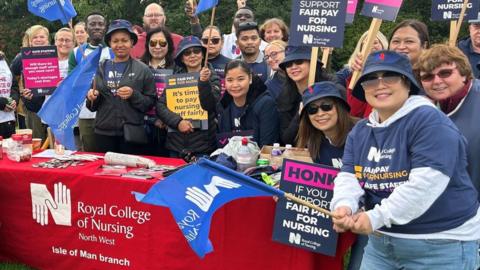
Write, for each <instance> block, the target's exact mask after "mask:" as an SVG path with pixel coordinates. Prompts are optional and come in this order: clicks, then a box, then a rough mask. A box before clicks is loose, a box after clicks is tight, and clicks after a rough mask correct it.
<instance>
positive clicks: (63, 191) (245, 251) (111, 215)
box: [0, 156, 354, 270]
mask: <svg viewBox="0 0 480 270" xmlns="http://www.w3.org/2000/svg"><path fill="white" fill-rule="evenodd" d="M155 160H156V162H157V164H165V165H181V164H183V161H182V160H178V159H169V158H155ZM42 161H45V159H40V158H33V159H32V160H30V161H28V162H22V163H16V162H12V161H10V160H8V159H7V158H6V157H5V156H4V158H3V159H2V160H0V239H1V240H0V261H1V262H14V263H23V264H26V265H29V266H31V267H33V268H35V269H77V270H80V269H169V270H171V269H208V270H223V269H250V270H251V269H262V270H263V269H275V270H279V269H285V270H286V269H296V270H298V269H299V270H301V269H343V268H342V257H343V255H344V254H345V252H346V251H347V250H348V248H349V247H350V246H351V244H352V242H353V241H354V236H353V235H352V234H342V235H341V236H340V238H339V241H338V247H337V256H336V257H328V256H324V255H320V254H316V253H312V252H308V251H305V250H302V249H298V248H293V247H290V246H287V245H282V244H279V243H276V242H274V241H272V240H271V237H272V228H273V220H274V211H275V202H274V200H273V199H272V198H269V197H259V198H248V199H240V200H236V201H233V202H231V203H229V204H227V205H225V206H224V207H222V208H221V209H219V210H218V211H217V212H216V213H215V215H214V217H213V220H212V224H211V230H210V239H211V240H212V244H213V247H214V251H213V253H210V254H207V255H206V256H205V258H204V259H200V258H198V257H197V256H196V255H195V253H194V252H193V251H192V250H191V249H190V247H189V246H188V243H187V241H186V239H185V238H184V236H183V235H182V234H181V232H180V230H179V229H178V227H177V224H176V223H175V221H174V219H173V217H172V215H171V214H170V211H169V210H168V209H167V208H164V207H158V206H152V205H146V204H142V203H138V202H137V201H136V200H135V198H134V196H133V195H132V192H133V191H137V192H141V193H145V192H147V191H148V190H149V188H150V187H151V186H152V185H153V184H154V183H155V182H156V180H143V179H133V178H125V177H119V176H105V175H96V174H95V173H96V172H98V171H99V167H100V166H101V165H102V164H103V160H98V161H94V162H88V163H85V164H84V165H82V166H75V167H73V166H70V167H68V168H64V169H59V168H56V169H47V168H35V167H33V166H32V165H33V164H37V163H39V162H42Z"/></svg>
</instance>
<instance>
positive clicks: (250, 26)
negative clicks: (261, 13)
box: [236, 22, 270, 82]
mask: <svg viewBox="0 0 480 270" xmlns="http://www.w3.org/2000/svg"><path fill="white" fill-rule="evenodd" d="M236 29H237V33H236V34H237V41H236V42H237V46H238V47H239V48H240V51H241V55H240V56H239V57H237V59H240V60H243V61H245V63H247V64H248V65H249V66H250V68H251V69H252V72H253V74H256V75H257V76H258V77H260V79H262V81H263V82H266V81H267V79H268V78H269V76H270V69H269V68H268V65H267V63H265V61H263V52H262V51H260V43H261V40H262V39H261V38H260V30H259V29H258V25H257V23H256V22H243V23H240V24H239V26H238V27H237V28H236Z"/></svg>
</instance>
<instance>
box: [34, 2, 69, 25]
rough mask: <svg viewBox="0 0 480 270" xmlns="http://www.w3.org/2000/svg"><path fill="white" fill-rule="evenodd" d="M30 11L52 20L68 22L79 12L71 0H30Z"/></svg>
mask: <svg viewBox="0 0 480 270" xmlns="http://www.w3.org/2000/svg"><path fill="white" fill-rule="evenodd" d="M27 4H28V11H30V12H31V13H32V14H34V15H37V16H39V17H42V18H44V19H46V20H49V21H51V22H53V21H56V20H61V21H62V23H63V24H67V23H68V22H69V21H70V20H71V19H72V18H73V17H75V16H77V12H76V11H75V8H74V7H73V5H72V1H70V0H28V3H27Z"/></svg>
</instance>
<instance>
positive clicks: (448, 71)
mask: <svg viewBox="0 0 480 270" xmlns="http://www.w3.org/2000/svg"><path fill="white" fill-rule="evenodd" d="M453 70H454V68H445V69H440V70H439V71H438V72H437V73H426V74H423V75H420V80H421V81H422V82H431V81H433V79H435V76H438V77H439V78H440V79H446V78H448V77H450V76H452V74H453Z"/></svg>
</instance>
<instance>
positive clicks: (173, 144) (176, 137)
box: [156, 63, 220, 154]
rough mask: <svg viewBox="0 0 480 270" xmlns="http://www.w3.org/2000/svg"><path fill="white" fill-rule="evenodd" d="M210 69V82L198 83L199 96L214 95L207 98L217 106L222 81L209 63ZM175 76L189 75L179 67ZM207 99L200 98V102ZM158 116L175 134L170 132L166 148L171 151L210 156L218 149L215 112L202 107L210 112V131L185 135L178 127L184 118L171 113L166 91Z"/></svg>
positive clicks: (160, 99) (161, 100)
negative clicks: (204, 94) (203, 94)
mask: <svg viewBox="0 0 480 270" xmlns="http://www.w3.org/2000/svg"><path fill="white" fill-rule="evenodd" d="M208 68H209V69H210V71H211V72H212V76H211V77H210V81H209V82H201V81H199V82H198V91H199V95H202V93H212V95H210V96H209V97H206V99H207V100H209V99H213V100H209V102H214V104H216V103H217V102H218V100H219V98H220V79H219V78H218V76H217V74H216V73H215V71H214V70H213V67H212V65H211V64H210V63H209V64H208ZM173 73H174V74H182V73H187V70H186V68H184V67H179V66H177V67H176V68H175V70H174V72H173ZM202 100H205V98H203V99H202V98H200V101H201V102H202ZM156 107H157V116H158V118H160V120H162V122H163V123H165V124H166V125H167V126H168V127H169V128H170V129H173V130H174V132H168V134H167V141H166V144H165V146H166V148H167V149H168V150H170V151H175V152H178V153H193V154H209V153H211V152H213V151H214V150H215V148H216V136H215V134H216V130H217V123H216V119H215V110H214V109H213V110H207V109H205V108H206V107H204V106H203V102H202V107H203V108H204V109H205V110H207V111H208V130H199V129H195V130H194V131H193V132H192V133H189V134H184V133H181V132H179V131H178V129H177V127H178V124H179V123H180V121H182V120H183V118H182V117H181V116H180V115H178V114H176V113H174V112H172V111H170V110H169V109H168V107H167V98H166V92H165V91H164V92H163V94H162V96H160V98H159V100H158V102H157V106H156Z"/></svg>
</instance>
